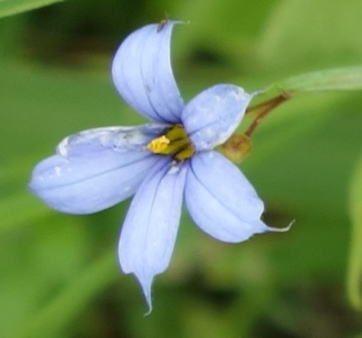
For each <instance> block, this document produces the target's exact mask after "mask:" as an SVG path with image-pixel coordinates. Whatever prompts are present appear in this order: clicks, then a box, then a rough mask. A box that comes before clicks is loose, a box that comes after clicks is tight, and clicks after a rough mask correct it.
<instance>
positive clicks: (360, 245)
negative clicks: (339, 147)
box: [347, 157, 362, 309]
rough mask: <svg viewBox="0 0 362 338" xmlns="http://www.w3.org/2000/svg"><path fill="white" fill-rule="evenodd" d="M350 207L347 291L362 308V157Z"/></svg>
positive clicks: (353, 180)
mask: <svg viewBox="0 0 362 338" xmlns="http://www.w3.org/2000/svg"><path fill="white" fill-rule="evenodd" d="M349 209H350V215H351V221H352V234H351V248H350V257H349V269H348V276H347V291H348V297H349V300H350V302H351V304H352V305H353V306H354V307H355V308H357V309H362V157H361V158H360V160H359V162H358V164H357V167H356V170H355V173H354V176H353V178H352V181H351V191H350V206H349Z"/></svg>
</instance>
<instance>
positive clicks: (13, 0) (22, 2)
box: [0, 0, 63, 18]
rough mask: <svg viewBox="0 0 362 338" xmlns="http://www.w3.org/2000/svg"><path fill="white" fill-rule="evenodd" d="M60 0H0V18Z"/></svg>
mask: <svg viewBox="0 0 362 338" xmlns="http://www.w3.org/2000/svg"><path fill="white" fill-rule="evenodd" d="M60 1H63V0H0V18H1V17H4V16H9V15H13V14H17V13H21V12H25V11H29V10H31V9H35V8H39V7H43V6H47V5H51V4H52V3H55V2H60Z"/></svg>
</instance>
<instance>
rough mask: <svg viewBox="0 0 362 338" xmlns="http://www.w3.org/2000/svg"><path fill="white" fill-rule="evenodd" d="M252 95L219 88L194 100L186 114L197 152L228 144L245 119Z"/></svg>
mask: <svg viewBox="0 0 362 338" xmlns="http://www.w3.org/2000/svg"><path fill="white" fill-rule="evenodd" d="M251 99H252V94H248V93H246V92H245V91H244V90H243V89H242V88H240V87H237V86H234V85H228V84H219V85H216V86H213V87H211V88H208V89H206V90H204V91H203V92H201V93H200V94H199V95H197V96H196V97H194V98H193V99H192V100H191V101H190V102H189V103H188V104H187V105H186V107H185V109H184V111H183V113H182V121H183V124H184V126H185V128H186V130H187V132H188V134H189V137H190V139H191V141H192V143H193V144H194V146H195V148H196V150H210V149H212V148H214V147H215V146H216V145H218V144H221V143H223V142H225V141H226V140H227V139H228V138H229V137H230V136H231V134H232V133H233V132H234V130H235V129H236V128H237V126H238V125H239V124H240V122H241V119H242V118H243V116H244V113H245V110H246V107H247V106H248V104H249V102H250V100H251Z"/></svg>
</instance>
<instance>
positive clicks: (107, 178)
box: [30, 128, 166, 214]
mask: <svg viewBox="0 0 362 338" xmlns="http://www.w3.org/2000/svg"><path fill="white" fill-rule="evenodd" d="M128 132H129V130H128V129H127V133H122V132H121V131H120V129H119V128H102V129H95V130H88V131H85V132H82V133H80V134H77V135H74V136H72V137H70V138H68V139H66V140H64V141H63V142H62V143H61V144H60V146H58V154H57V155H54V156H51V157H49V158H47V159H45V160H43V161H42V162H40V163H39V164H38V165H37V166H36V167H35V168H34V170H33V173H32V178H31V182H30V189H31V191H32V192H33V193H35V194H36V195H38V196H39V197H40V198H41V199H42V200H44V201H45V203H47V204H48V205H49V206H50V207H52V208H54V209H56V210H58V211H62V212H67V213H72V214H89V213H94V212H97V211H100V210H103V209H106V208H109V207H111V206H113V205H115V204H116V203H118V202H121V201H122V200H124V199H126V198H128V197H130V196H132V195H133V194H134V193H135V191H136V190H137V188H138V187H139V185H140V184H141V182H142V180H143V179H144V177H145V176H147V173H148V172H149V171H150V170H151V168H152V167H153V166H154V165H156V164H157V163H158V162H159V161H161V162H162V161H165V160H166V159H165V158H164V157H161V156H157V155H154V154H151V153H150V152H148V151H147V150H142V147H143V146H141V144H140V143H142V142H141V141H140V139H143V141H145V139H147V135H146V134H145V133H144V134H142V133H141V132H140V130H138V132H136V129H133V130H132V133H131V135H133V136H134V138H133V139H132V137H131V136H130V135H129V133H128ZM140 133H141V134H140ZM122 135H123V136H124V137H122ZM125 135H128V136H129V137H128V138H127V137H126V138H125ZM135 135H138V136H135ZM136 149H138V150H136Z"/></svg>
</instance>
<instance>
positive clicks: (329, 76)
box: [273, 66, 362, 95]
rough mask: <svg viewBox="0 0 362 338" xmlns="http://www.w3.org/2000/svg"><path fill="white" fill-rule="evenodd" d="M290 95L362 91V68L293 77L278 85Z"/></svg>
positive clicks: (330, 70) (277, 84)
mask: <svg viewBox="0 0 362 338" xmlns="http://www.w3.org/2000/svg"><path fill="white" fill-rule="evenodd" d="M275 87H277V88H279V89H281V90H283V91H286V92H288V93H290V94H294V95H295V94H299V93H303V92H316V91H332V90H361V89H362V66H355V67H346V68H336V69H327V70H321V71H316V72H311V73H306V74H301V75H297V76H293V77H290V78H287V79H285V80H282V81H280V82H278V83H276V84H275V85H274V86H273V88H275Z"/></svg>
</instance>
